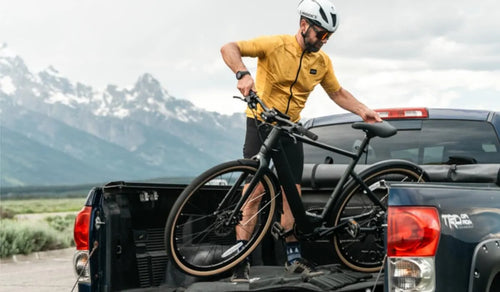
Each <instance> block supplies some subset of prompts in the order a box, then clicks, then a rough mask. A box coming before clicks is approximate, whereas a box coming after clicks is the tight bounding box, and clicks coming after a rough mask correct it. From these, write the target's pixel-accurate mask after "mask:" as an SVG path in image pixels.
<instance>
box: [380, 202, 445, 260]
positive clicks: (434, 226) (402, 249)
mask: <svg viewBox="0 0 500 292" xmlns="http://www.w3.org/2000/svg"><path fill="white" fill-rule="evenodd" d="M387 228H388V233H387V255H388V256H414V257H415V256H417V257H418V256H434V255H435V254H436V249H437V246H438V242H439V235H440V233H441V225H440V223H439V215H438V211H437V210H436V209H435V208H432V207H390V208H389V212H388V217H387Z"/></svg>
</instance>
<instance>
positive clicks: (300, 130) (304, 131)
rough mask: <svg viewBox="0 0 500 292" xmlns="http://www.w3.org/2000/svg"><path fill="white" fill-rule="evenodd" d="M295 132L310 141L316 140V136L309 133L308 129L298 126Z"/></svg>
mask: <svg viewBox="0 0 500 292" xmlns="http://www.w3.org/2000/svg"><path fill="white" fill-rule="evenodd" d="M297 131H298V132H299V133H300V134H302V135H304V136H306V137H307V138H309V139H311V140H318V135H316V134H314V133H313V132H311V131H309V130H308V129H306V128H304V127H302V126H298V127H297Z"/></svg>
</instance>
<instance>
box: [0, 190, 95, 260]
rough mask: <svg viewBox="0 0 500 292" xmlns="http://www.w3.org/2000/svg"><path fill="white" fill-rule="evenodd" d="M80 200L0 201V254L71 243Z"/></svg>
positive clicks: (30, 250)
mask: <svg viewBox="0 0 500 292" xmlns="http://www.w3.org/2000/svg"><path fill="white" fill-rule="evenodd" d="M84 203H85V198H84V197H81V198H43V199H19V200H14V199H9V200H2V201H0V241H1V242H2V244H1V245H0V257H7V256H10V255H13V254H27V253H31V252H35V251H43V250H50V249H59V248H66V247H69V246H71V245H73V224H74V221H75V214H76V212H78V211H79V210H80V209H82V207H83V205H84ZM61 213H67V214H65V215H60V214H61ZM26 214H28V215H35V216H27V215H26ZM37 214H40V215H42V214H43V215H42V216H36V215H37ZM23 215H24V216H23Z"/></svg>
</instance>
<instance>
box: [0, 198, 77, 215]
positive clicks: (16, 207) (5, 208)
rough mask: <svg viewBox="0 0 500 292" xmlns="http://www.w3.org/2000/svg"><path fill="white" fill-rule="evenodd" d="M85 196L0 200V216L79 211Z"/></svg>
mask: <svg viewBox="0 0 500 292" xmlns="http://www.w3.org/2000/svg"><path fill="white" fill-rule="evenodd" d="M84 203H85V198H84V197H82V198H45V199H21V200H13V199H9V200H2V201H0V217H1V218H12V217H13V216H15V215H18V214H36V213H57V212H76V211H79V210H80V209H81V208H82V207H83V204H84Z"/></svg>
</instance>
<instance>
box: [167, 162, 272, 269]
mask: <svg viewBox="0 0 500 292" xmlns="http://www.w3.org/2000/svg"><path fill="white" fill-rule="evenodd" d="M256 170H257V168H256V163H255V162H253V163H251V164H249V163H245V162H244V161H243V163H242V161H234V162H231V163H227V164H224V165H221V166H219V167H215V168H212V169H211V170H209V171H207V172H205V173H204V174H202V175H201V176H200V177H199V178H197V179H196V180H195V181H194V182H193V183H192V184H191V185H190V186H189V187H188V188H186V190H185V191H184V192H183V194H181V196H180V197H179V200H180V201H181V202H180V204H179V205H178V207H177V208H175V206H174V208H175V209H176V210H174V208H173V210H172V212H175V213H172V214H171V216H173V217H172V219H169V220H168V223H167V225H168V224H170V226H171V228H170V229H168V226H167V232H169V234H168V235H167V239H166V240H168V244H169V251H170V256H171V258H172V259H173V260H174V262H175V264H176V265H177V266H178V267H179V268H181V269H182V270H184V271H185V272H187V273H189V274H192V275H196V276H212V275H217V274H220V273H223V272H225V271H227V270H229V269H231V268H232V267H234V266H235V265H236V264H237V263H239V262H240V261H241V260H243V259H244V258H245V257H247V256H248V255H250V253H251V252H252V251H253V250H254V249H255V247H256V246H257V245H258V244H259V242H260V241H261V239H262V238H263V237H264V235H265V233H266V231H267V230H268V229H269V227H270V225H271V223H272V220H273V216H274V211H275V207H276V202H275V189H274V187H273V184H272V179H271V178H270V177H269V176H268V175H264V176H263V177H262V178H261V180H260V185H262V187H263V192H261V193H259V194H258V196H256V197H253V198H250V199H249V200H247V202H246V203H245V204H247V203H248V201H254V202H258V203H257V204H258V211H257V212H256V213H255V214H253V215H252V216H251V217H250V218H248V217H247V218H243V216H242V213H241V212H239V213H238V214H237V216H236V218H231V216H230V214H231V213H232V210H233V209H234V207H235V206H236V203H237V202H238V201H239V200H240V199H241V197H242V190H243V185H244V184H245V183H248V182H249V180H250V179H251V178H252V177H253V175H254V174H255V172H256ZM231 190H233V191H231ZM252 222H254V223H255V225H253V224H252ZM237 225H238V226H240V227H241V228H243V229H245V230H247V231H248V232H249V233H250V236H249V239H248V242H247V243H246V244H242V243H241V242H238V241H237V240H236V231H235V228H236V226H237ZM250 226H254V227H253V228H251V227H250Z"/></svg>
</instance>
